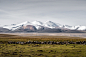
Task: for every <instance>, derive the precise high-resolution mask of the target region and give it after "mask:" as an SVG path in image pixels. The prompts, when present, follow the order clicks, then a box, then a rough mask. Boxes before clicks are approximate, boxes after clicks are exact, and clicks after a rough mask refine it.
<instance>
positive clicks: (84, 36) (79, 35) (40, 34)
mask: <svg viewBox="0 0 86 57" xmlns="http://www.w3.org/2000/svg"><path fill="white" fill-rule="evenodd" d="M1 34H11V35H18V36H25V37H26V36H69V37H81V38H86V33H1Z"/></svg>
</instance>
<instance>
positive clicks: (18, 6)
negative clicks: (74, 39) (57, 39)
mask: <svg viewBox="0 0 86 57" xmlns="http://www.w3.org/2000/svg"><path fill="white" fill-rule="evenodd" d="M35 20H38V21H43V22H45V21H47V20H51V21H53V22H57V23H60V24H67V25H73V26H74V25H86V0H0V24H1V25H4V24H6V25H9V24H14V23H21V22H24V21H35Z"/></svg>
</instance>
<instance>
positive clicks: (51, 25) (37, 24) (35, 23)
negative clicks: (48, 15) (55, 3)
mask: <svg viewBox="0 0 86 57" xmlns="http://www.w3.org/2000/svg"><path fill="white" fill-rule="evenodd" d="M27 25H32V26H35V27H36V29H40V28H42V27H46V28H51V29H57V28H59V29H70V30H86V26H80V25H78V26H69V25H62V24H59V23H55V22H52V21H46V22H44V23H43V22H41V21H33V22H29V21H25V22H23V23H20V24H11V25H10V26H8V25H7V26H3V28H6V29H9V30H12V31H14V30H16V29H19V28H21V27H23V26H27Z"/></svg>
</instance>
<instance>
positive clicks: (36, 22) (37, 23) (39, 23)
mask: <svg viewBox="0 0 86 57" xmlns="http://www.w3.org/2000/svg"><path fill="white" fill-rule="evenodd" d="M31 23H32V24H35V25H42V24H43V23H42V22H41V21H33V22H31Z"/></svg>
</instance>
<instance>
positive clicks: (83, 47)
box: [0, 33, 86, 57]
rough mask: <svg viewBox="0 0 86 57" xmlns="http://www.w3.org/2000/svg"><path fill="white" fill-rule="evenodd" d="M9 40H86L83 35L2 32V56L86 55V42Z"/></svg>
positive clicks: (71, 56)
mask: <svg viewBox="0 0 86 57" xmlns="http://www.w3.org/2000/svg"><path fill="white" fill-rule="evenodd" d="M51 34H52V35H51ZM58 34H59V36H58ZM78 35H80V34H78ZM8 41H12V42H27V41H38V42H40V41H41V42H44V41H47V42H48V41H54V42H64V41H68V42H69V41H73V42H77V41H81V42H83V41H86V38H83V37H69V36H66V35H64V36H60V33H50V34H48V33H5V34H4V33H3V34H0V57H86V44H8Z"/></svg>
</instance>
